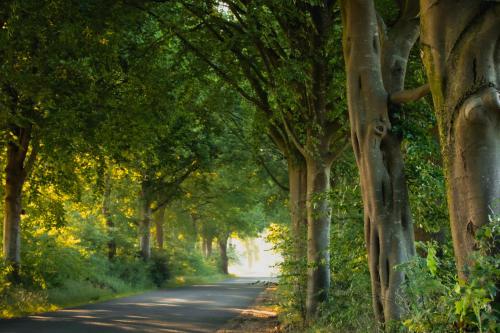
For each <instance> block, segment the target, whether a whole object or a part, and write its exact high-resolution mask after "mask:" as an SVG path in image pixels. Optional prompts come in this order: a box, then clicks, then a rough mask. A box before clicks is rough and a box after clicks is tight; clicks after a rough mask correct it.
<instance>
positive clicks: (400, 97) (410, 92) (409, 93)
mask: <svg viewBox="0 0 500 333" xmlns="http://www.w3.org/2000/svg"><path fill="white" fill-rule="evenodd" d="M429 93H430V88H429V84H428V83H426V84H424V85H422V86H420V87H418V88H414V89H406V90H401V91H397V92H395V93H392V94H391V95H390V96H389V100H390V101H391V103H394V104H404V103H408V102H415V101H418V100H419V99H421V98H422V97H425V96H427V95H428V94H429Z"/></svg>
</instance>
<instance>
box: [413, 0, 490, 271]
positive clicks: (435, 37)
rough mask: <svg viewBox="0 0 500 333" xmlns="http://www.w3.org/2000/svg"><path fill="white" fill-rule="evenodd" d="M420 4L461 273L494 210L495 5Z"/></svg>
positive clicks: (442, 0)
mask: <svg viewBox="0 0 500 333" xmlns="http://www.w3.org/2000/svg"><path fill="white" fill-rule="evenodd" d="M420 3H421V8H422V11H421V20H422V24H421V35H422V37H421V42H422V48H423V59H424V65H425V67H426V71H427V76H428V79H429V83H430V88H431V91H432V97H433V101H434V107H435V113H436V117H437V120H438V125H439V132H440V142H441V151H442V155H443V164H444V170H445V177H446V182H447V196H448V207H449V212H450V222H451V231H452V237H453V247H454V250H455V257H456V261H457V270H458V274H459V276H460V277H461V278H462V279H466V278H467V272H466V267H467V266H468V265H469V264H471V261H470V254H471V252H472V251H473V250H474V248H475V232H476V230H477V229H478V228H479V227H481V226H482V225H484V224H486V223H488V222H489V216H493V215H496V216H498V215H500V97H499V90H500V3H498V2H494V1H490V2H487V1H475V0H468V1H461V2H457V1H453V0H438V1H436V0H433V1H429V0H421V1H420Z"/></svg>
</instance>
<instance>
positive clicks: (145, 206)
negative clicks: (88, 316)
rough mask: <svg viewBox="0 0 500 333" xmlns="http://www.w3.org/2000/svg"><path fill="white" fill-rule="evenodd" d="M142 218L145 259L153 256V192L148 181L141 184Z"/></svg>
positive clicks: (142, 248)
mask: <svg viewBox="0 0 500 333" xmlns="http://www.w3.org/2000/svg"><path fill="white" fill-rule="evenodd" d="M141 187H142V188H141V200H140V202H141V219H140V222H139V237H140V238H139V247H140V253H141V257H142V259H144V260H149V259H150V258H151V201H152V200H151V193H150V190H149V186H148V184H147V182H146V181H143V182H142V186H141Z"/></svg>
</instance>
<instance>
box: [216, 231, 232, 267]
mask: <svg viewBox="0 0 500 333" xmlns="http://www.w3.org/2000/svg"><path fill="white" fill-rule="evenodd" d="M228 238H229V237H228V236H219V238H218V239H217V243H218V244H219V255H220V270H221V272H222V273H223V274H229V270H228V266H229V258H228V256H227V241H228Z"/></svg>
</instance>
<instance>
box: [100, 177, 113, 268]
mask: <svg viewBox="0 0 500 333" xmlns="http://www.w3.org/2000/svg"><path fill="white" fill-rule="evenodd" d="M104 177H105V178H104V193H103V199H102V215H103V216H104V219H105V221H106V229H107V232H108V238H109V240H108V244H107V247H108V259H109V260H113V258H114V257H115V256H116V241H115V236H114V232H115V230H114V228H115V223H114V221H113V217H112V215H111V207H110V205H111V170H108V171H107V172H106V175H105V176H104Z"/></svg>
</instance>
